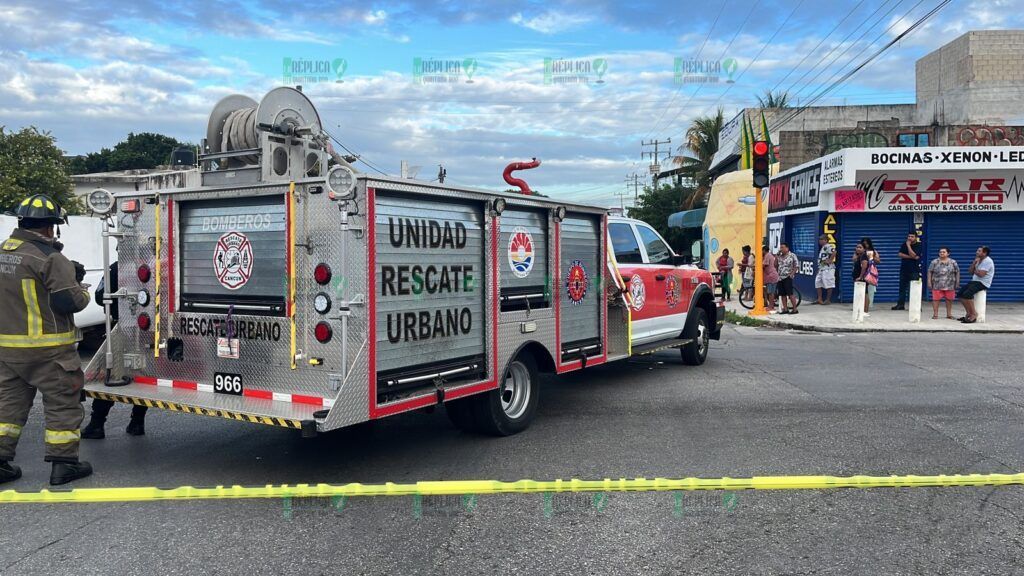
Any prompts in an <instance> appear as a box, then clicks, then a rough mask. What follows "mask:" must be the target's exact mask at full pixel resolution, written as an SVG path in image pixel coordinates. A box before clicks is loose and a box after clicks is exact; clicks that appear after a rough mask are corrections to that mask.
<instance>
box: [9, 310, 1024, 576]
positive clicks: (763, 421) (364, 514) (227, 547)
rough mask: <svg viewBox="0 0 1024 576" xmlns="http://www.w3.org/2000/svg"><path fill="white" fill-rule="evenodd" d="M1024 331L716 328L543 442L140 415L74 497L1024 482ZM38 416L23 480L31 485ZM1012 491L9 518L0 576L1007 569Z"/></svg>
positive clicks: (256, 507)
mask: <svg viewBox="0 0 1024 576" xmlns="http://www.w3.org/2000/svg"><path fill="white" fill-rule="evenodd" d="M1022 344H1024V339H1022V337H1021V336H1006V335H981V334H977V335H970V336H965V335H959V334H945V335H943V334H913V335H884V334H860V335H828V334H801V333H793V332H779V331H773V330H760V329H753V328H731V327H730V328H727V330H726V334H725V337H724V340H723V341H722V342H720V343H716V344H715V345H714V347H713V348H712V352H711V358H710V359H709V360H708V362H707V364H705V365H704V366H703V367H700V368H690V367H685V366H683V365H682V364H681V363H680V362H679V360H678V356H677V355H676V354H672V353H669V352H664V353H660V354H659V355H656V356H654V357H648V358H645V359H642V360H637V361H631V362H629V363H619V364H615V365H610V366H606V367H597V368H593V369H589V370H587V371H586V372H585V373H583V374H576V375H570V376H567V377H561V378H550V379H547V380H546V381H545V386H544V388H543V390H542V399H541V405H540V409H539V414H538V418H537V420H536V422H535V423H534V425H533V426H532V427H531V428H530V429H529V430H527V431H526V432H524V433H523V434H520V435H518V436H515V437H511V438H503V439H494V438H487V437H479V436H474V435H469V434H465V433H462V432H459V431H457V430H455V429H454V428H453V427H451V426H450V425H449V423H448V420H447V418H446V417H445V415H444V413H443V411H438V412H434V413H432V414H425V413H415V414H408V415H403V416H399V417H396V418H392V419H388V420H385V421H381V422H377V423H375V424H373V425H372V426H362V427H357V428H354V429H350V430H344V431H340V432H338V433H335V434H331V435H326V436H322V437H320V438H316V439H313V440H302V439H301V438H299V437H298V436H297V435H296V434H293V433H290V432H287V431H283V430H276V429H271V428H264V427H259V426H254V425H246V424H241V423H236V422H230V421H226V420H220V419H214V418H204V417H197V416H189V415H182V414H175V413H165V412H160V411H151V415H150V418H149V420H148V423H147V428H148V435H147V436H145V437H141V438H135V437H128V436H126V435H125V434H124V431H123V429H124V426H125V424H126V423H127V418H128V409H127V407H124V406H117V407H115V412H114V414H113V419H112V422H111V423H110V424H108V430H107V434H108V435H107V439H106V440H104V441H94V442H87V443H86V444H85V445H84V446H83V457H84V458H86V459H88V460H91V461H92V462H93V464H94V465H95V467H96V470H97V472H96V474H95V476H94V477H92V478H90V479H88V480H84V481H81V482H77V483H76V484H75V486H77V487H98V486H152V485H156V486H162V487H174V486H181V485H196V486H209V485H216V484H236V483H237V484H245V485H261V484H278V483H300V482H332V483H343V482H352V481H359V482H385V481H392V482H411V481H416V480H439V479H501V480H516V479H521V478H532V479H538V480H539V479H553V478H568V477H580V478H605V477H613V478H617V477H637V476H645V477H656V476H663V477H685V476H704V477H721V476H733V477H738V476H752V475H777V474H783V475H788V474H837V475H847V474H878V475H888V474H939V473H946V474H952V473H969V472H1019V471H1024V378H1022V373H1024V361H1022V360H1021V350H1022ZM40 416H41V415H40V413H39V412H38V407H37V409H36V411H35V412H34V413H33V416H32V419H31V421H30V424H29V426H27V427H26V429H25V433H24V435H23V437H22V446H21V453H20V454H19V458H18V462H19V463H20V464H21V465H22V466H23V468H24V470H25V477H24V478H23V479H22V480H20V481H18V482H16V483H13V484H9V485H5V486H4V488H8V487H11V488H14V489H18V490H26V491H27V490H38V489H40V488H43V487H45V482H46V479H47V475H48V467H46V466H45V465H44V464H43V462H42V425H41V417H40ZM1022 504H1024V488H1022V487H1002V488H941V489H939V488H935V489H932V488H915V489H874V490H853V489H850V490H833V491H793V492H788V491H786V492H783V491H779V492H761V491H758V492H739V493H734V494H723V493H677V494H672V493H649V494H615V493H612V494H607V495H604V496H597V497H595V496H593V495H555V496H553V497H550V498H547V499H545V497H544V496H543V495H503V496H479V497H477V498H463V499H459V498H437V497H434V498H430V497H427V498H423V499H422V500H420V501H419V502H417V501H415V500H414V499H413V498H412V497H401V498H376V499H365V498H364V499H357V498H351V499H348V500H345V501H336V502H331V501H325V500H306V501H298V500H296V501H292V502H291V503H288V502H284V501H279V500H273V501H271V500H262V501H203V502H162V503H142V504H103V505H99V504H74V505H0V573H3V574H48V575H49V574H53V575H56V574H74V575H85V574H188V575H192V574H240V573H246V574H264V573H265V574H302V575H315V574H342V573H344V574H384V573H396V574H453V575H461V574H474V573H494V574H512V573H516V574H534V573H560V574H712V573H730V574H968V573H970V574H1016V573H1024V569H1022V568H1021V566H1024V512H1022V510H1024V507H1022Z"/></svg>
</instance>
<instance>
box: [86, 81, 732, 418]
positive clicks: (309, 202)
mask: <svg viewBox="0 0 1024 576" xmlns="http://www.w3.org/2000/svg"><path fill="white" fill-rule="evenodd" d="M328 138H329V136H328V135H327V134H326V133H325V132H324V131H323V128H322V126H321V122H320V118H319V115H318V113H317V111H316V108H315V107H314V106H313V104H312V103H311V102H310V101H309V100H308V99H307V97H306V96H305V95H304V94H302V93H301V92H300V91H298V90H295V89H291V88H277V89H275V90H273V91H271V92H269V93H268V94H267V95H266V96H265V97H264V98H263V99H262V101H261V102H259V103H258V104H257V103H256V102H255V101H254V100H252V99H249V98H247V97H244V96H230V97H228V98H225V99H224V100H222V101H221V102H219V103H218V104H217V106H216V107H215V108H214V110H213V112H212V114H211V116H210V121H209V126H208V130H207V135H206V139H205V141H204V151H205V153H204V154H202V155H201V156H200V165H201V168H200V170H201V174H200V176H201V184H200V185H199V186H198V187H193V188H173V189H157V190H148V191H140V192H127V193H120V194H118V195H117V196H116V197H114V196H111V195H110V194H108V193H106V192H105V191H103V190H97V191H96V192H94V193H93V194H91V195H90V197H89V204H90V206H91V207H92V209H93V210H94V211H95V212H96V213H97V214H99V215H101V216H102V217H103V218H104V220H105V222H107V224H108V230H109V231H108V234H109V236H114V237H117V238H118V240H119V242H118V261H119V273H118V278H117V286H118V290H117V291H114V292H111V291H108V295H109V297H110V300H109V302H108V306H109V307H111V308H112V307H113V306H116V307H117V308H118V312H119V323H118V324H117V325H116V326H115V327H113V328H109V323H110V320H109V319H110V314H109V310H108V334H109V336H108V338H107V340H106V343H105V348H104V349H103V350H101V353H98V354H97V355H96V356H95V357H94V359H93V361H92V362H91V363H90V364H89V366H88V368H87V374H86V375H87V380H88V382H87V385H86V393H87V395H89V396H91V397H94V398H103V399H107V400H114V401H119V402H125V403H130V404H139V405H146V406H151V407H157V408H163V409H169V410H175V411H181V412H187V413H192V414H201V415H208V416H219V417H224V418H230V419H235V420H242V421H247V422H252V423H260V424H267V425H274V426H283V427H288V428H295V429H299V430H301V431H302V433H303V434H304V435H313V434H316V433H317V432H325V431H328V430H333V429H336V428H340V427H344V426H349V425H352V424H356V423H359V422H364V421H367V420H372V419H377V418H382V417H385V416H390V415H393V414H399V413H402V412H407V411H410V410H416V409H422V408H427V407H432V406H435V405H438V404H442V403H443V404H444V405H445V407H446V410H447V413H448V415H449V416H450V417H451V420H452V421H453V422H454V423H455V424H456V425H457V426H459V427H460V428H463V429H467V430H475V431H480V432H485V433H491V434H498V435H507V434H513V433H516V432H518V431H521V430H523V429H524V428H526V426H528V425H529V423H530V421H531V420H532V418H533V416H534V414H535V412H536V409H537V402H538V398H539V396H538V375H539V374H540V373H553V374H561V373H564V372H571V371H575V370H583V369H585V368H589V367H593V366H596V365H599V364H604V363H607V362H612V361H615V360H622V359H625V358H629V357H630V356H631V355H635V354H641V353H649V352H652V351H654V350H660V349H665V348H679V349H681V355H682V361H683V362H685V363H686V364H701V363H703V362H704V359H705V358H706V357H707V354H708V347H709V341H710V340H713V339H717V338H718V337H719V334H720V331H721V326H722V321H723V317H724V308H723V304H722V302H720V301H719V300H718V299H716V297H715V295H714V281H713V279H712V276H711V274H709V273H708V272H707V271H706V270H702V269H699V268H697V267H695V266H691V265H687V264H684V263H683V260H682V258H681V257H679V256H676V255H675V254H674V253H673V252H672V250H671V249H670V248H669V247H668V245H667V244H666V243H665V241H664V240H663V239H662V238H661V237H660V236H659V235H658V233H657V232H656V231H655V230H654V229H653V228H651V227H650V226H648V225H647V224H645V223H643V222H640V221H636V220H630V219H626V218H621V217H610V216H608V215H607V213H606V211H605V210H604V209H601V208H597V207H592V206H585V205H580V204H571V203H567V202H562V201H558V200H554V199H549V198H544V197H540V196H536V195H528V194H512V193H495V192H491V191H485V190H477V189H471V188H463V187H457V186H449V185H446V184H437V183H428V182H420V181H416V180H410V179H398V178H389V177H380V176H371V175H366V174H361V173H357V172H356V171H355V170H354V169H353V168H352V167H351V166H350V165H349V164H348V162H347V161H346V159H345V158H343V157H341V156H338V155H337V154H335V153H334V152H333V150H332V148H331V146H330V143H329V140H328ZM107 285H108V286H109V285H110V282H109V281H108V282H107Z"/></svg>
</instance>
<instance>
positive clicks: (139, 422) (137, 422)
mask: <svg viewBox="0 0 1024 576" xmlns="http://www.w3.org/2000/svg"><path fill="white" fill-rule="evenodd" d="M125 432H127V433H128V435H129V436H145V435H146V421H145V420H144V419H142V418H135V417H132V419H131V420H129V421H128V427H127V428H125Z"/></svg>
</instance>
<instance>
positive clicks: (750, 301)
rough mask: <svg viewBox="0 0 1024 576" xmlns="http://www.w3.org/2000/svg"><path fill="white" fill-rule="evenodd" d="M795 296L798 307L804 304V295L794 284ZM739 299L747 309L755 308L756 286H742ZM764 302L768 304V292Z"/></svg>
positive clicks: (777, 297) (741, 304) (777, 298)
mask: <svg viewBox="0 0 1024 576" xmlns="http://www.w3.org/2000/svg"><path fill="white" fill-rule="evenodd" d="M793 297H794V298H796V307H797V308H799V307H800V304H802V303H803V301H804V296H803V294H801V293H800V289H799V288H797V287H796V286H793ZM779 298H780V297H779V296H776V297H775V299H776V300H779ZM739 301H740V306H743V307H744V308H746V309H747V310H751V309H753V308H754V288H753V287H751V288H740V293H739ZM764 303H765V305H767V304H768V294H767V292H766V293H765V295H764Z"/></svg>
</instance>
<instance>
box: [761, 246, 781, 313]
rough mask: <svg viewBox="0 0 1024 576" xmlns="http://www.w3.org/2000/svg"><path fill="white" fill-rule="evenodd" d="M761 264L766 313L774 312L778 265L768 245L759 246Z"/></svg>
mask: <svg viewBox="0 0 1024 576" xmlns="http://www.w3.org/2000/svg"><path fill="white" fill-rule="evenodd" d="M761 266H762V273H763V274H764V293H765V297H766V298H767V300H768V302H767V304H768V313H769V314H775V313H776V310H775V295H776V293H777V292H778V284H779V267H778V264H777V263H776V258H775V255H774V254H772V253H771V251H770V250H769V249H768V246H762V247H761Z"/></svg>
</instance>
